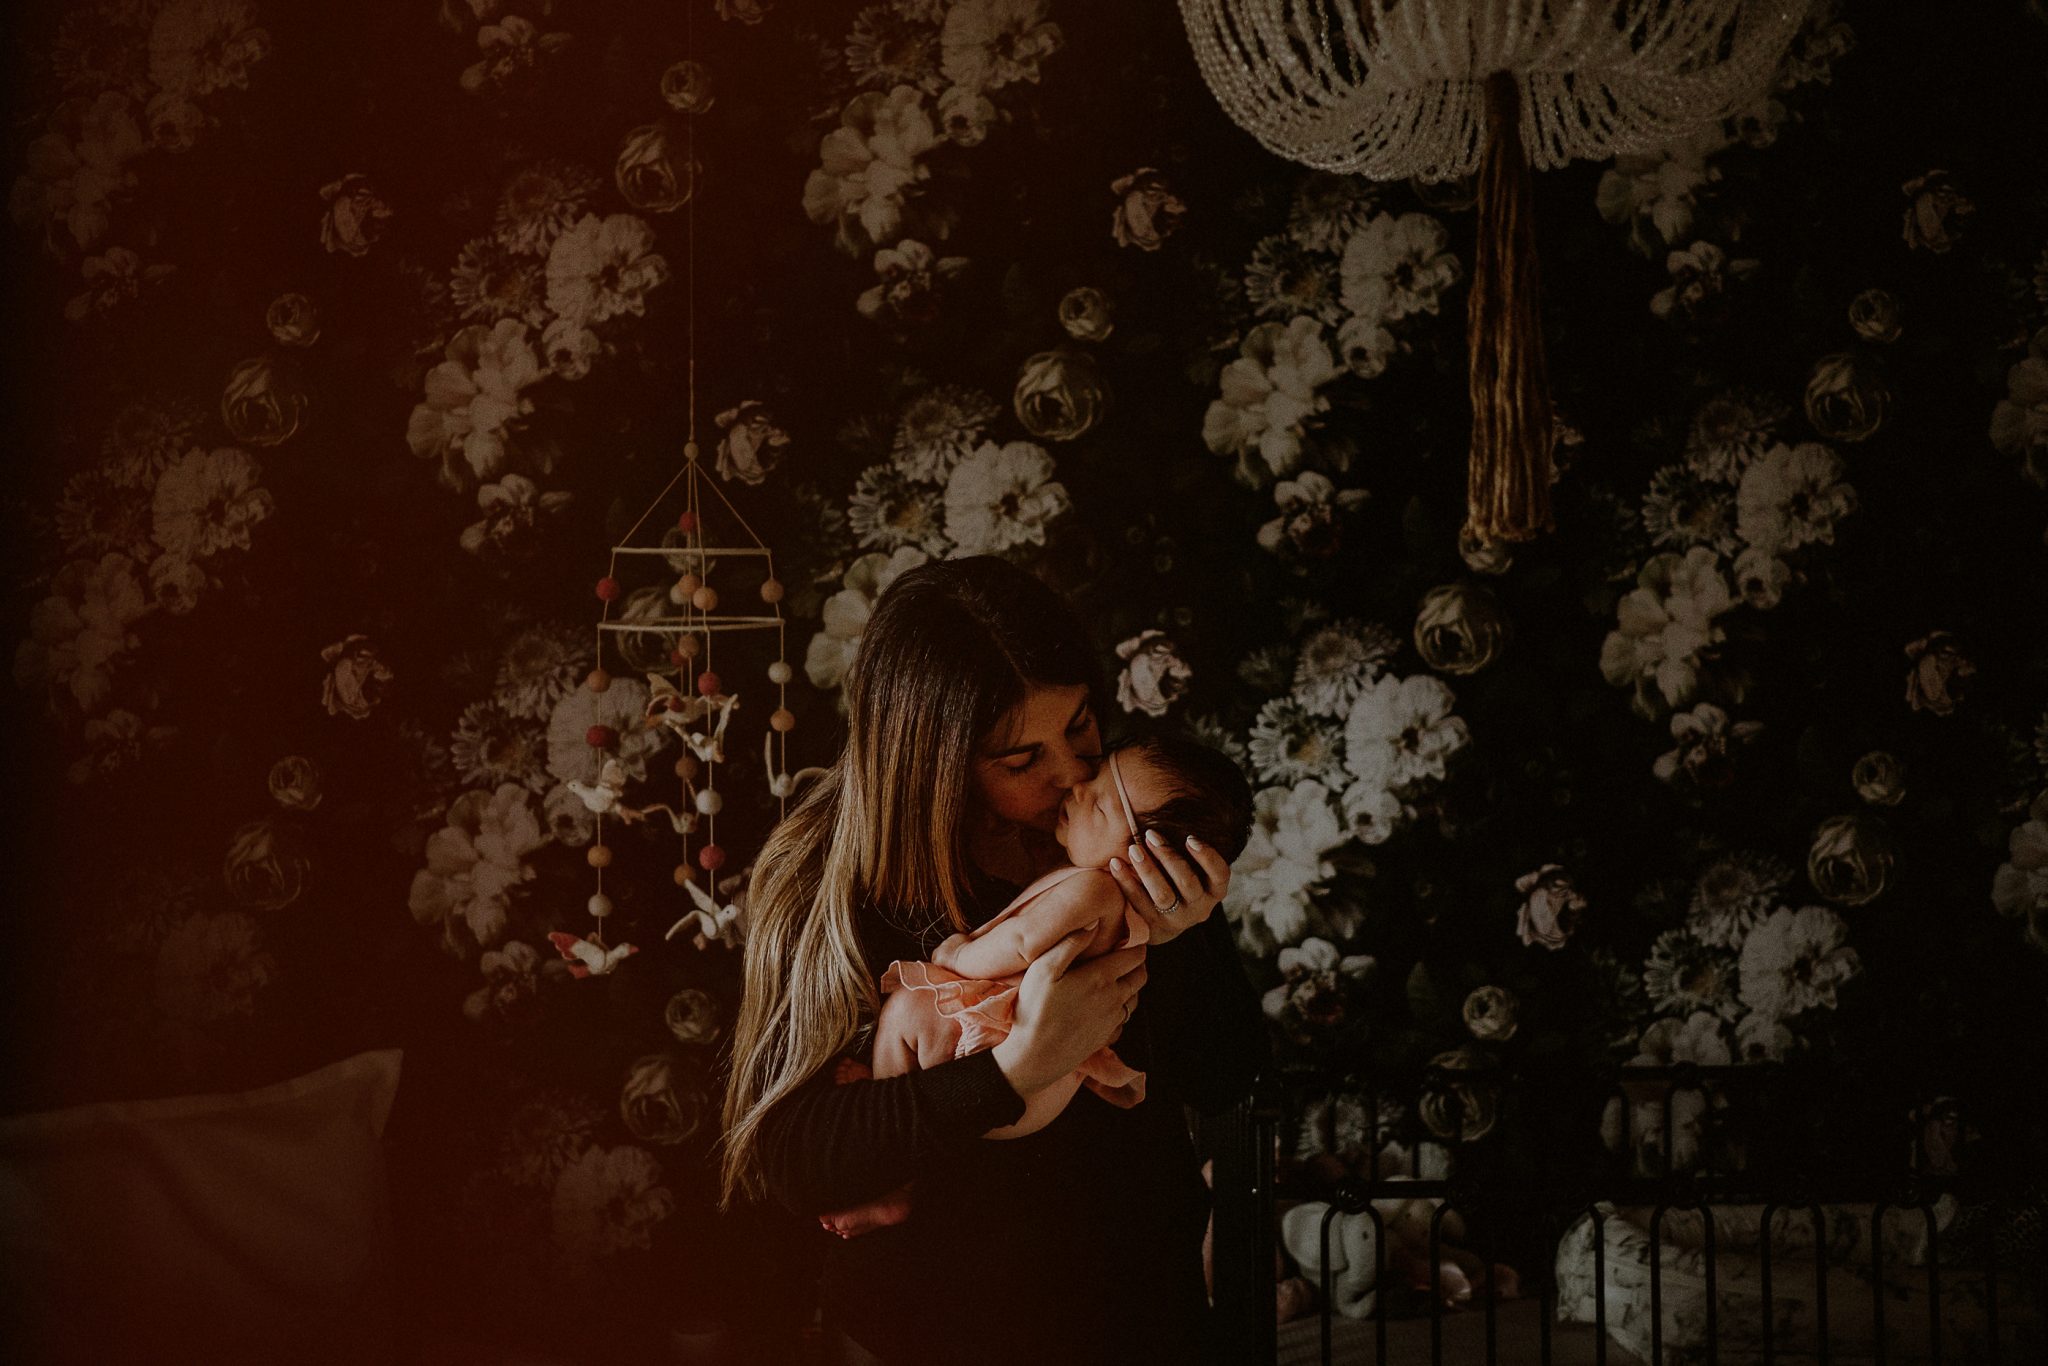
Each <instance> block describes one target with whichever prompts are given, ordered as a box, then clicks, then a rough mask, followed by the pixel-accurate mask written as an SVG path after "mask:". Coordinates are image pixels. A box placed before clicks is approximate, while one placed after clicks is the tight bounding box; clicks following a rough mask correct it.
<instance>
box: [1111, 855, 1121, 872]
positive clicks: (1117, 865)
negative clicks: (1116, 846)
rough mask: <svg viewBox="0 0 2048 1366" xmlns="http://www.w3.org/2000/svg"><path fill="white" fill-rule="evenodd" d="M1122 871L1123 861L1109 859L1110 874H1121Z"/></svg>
mask: <svg viewBox="0 0 2048 1366" xmlns="http://www.w3.org/2000/svg"><path fill="white" fill-rule="evenodd" d="M1123 870H1124V861H1123V860H1122V859H1120V858H1113V859H1111V860H1110V861H1109V871H1110V872H1112V873H1121V872H1122V871H1123Z"/></svg>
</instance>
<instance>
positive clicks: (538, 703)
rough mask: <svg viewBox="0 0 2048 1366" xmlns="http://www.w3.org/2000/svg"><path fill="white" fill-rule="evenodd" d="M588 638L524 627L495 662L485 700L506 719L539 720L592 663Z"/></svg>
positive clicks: (581, 633) (564, 629) (562, 629)
mask: <svg viewBox="0 0 2048 1366" xmlns="http://www.w3.org/2000/svg"><path fill="white" fill-rule="evenodd" d="M592 648H593V647H592V644H591V634H590V632H588V631H585V630H578V629H576V628H574V627H569V626H553V625H538V626H528V627H525V628H524V629H522V630H520V631H519V632H517V633H516V634H514V635H513V636H512V637H511V638H510V639H509V640H507V641H506V642H505V648H504V650H503V652H502V653H501V654H500V655H499V656H498V672H497V681H496V683H495V685H494V686H493V688H492V692H491V700H492V701H494V702H496V703H497V705H498V706H499V708H501V709H502V710H503V711H505V712H506V713H508V714H509V715H512V716H525V717H531V718H534V719H536V720H545V719H546V718H547V717H548V716H549V715H551V714H552V713H553V712H554V709H555V704H556V703H557V702H559V701H561V700H562V698H564V697H566V696H567V695H568V693H569V691H570V689H572V688H574V687H575V686H576V685H577V684H578V683H580V682H581V681H582V679H583V675H584V672H585V671H586V670H588V669H589V668H590V665H591V662H592V658H593V655H592Z"/></svg>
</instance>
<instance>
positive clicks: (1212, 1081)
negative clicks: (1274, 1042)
mask: <svg viewBox="0 0 2048 1366" xmlns="http://www.w3.org/2000/svg"><path fill="white" fill-rule="evenodd" d="M1145 967H1146V978H1145V988H1144V991H1143V993H1142V1003H1143V1005H1144V1007H1145V1013H1146V1014H1147V1015H1148V1016H1149V1017H1150V1018H1149V1021H1148V1024H1147V1029H1148V1032H1149V1036H1150V1041H1151V1046H1152V1068H1151V1070H1152V1073H1153V1075H1154V1076H1155V1077H1157V1078H1158V1079H1159V1081H1160V1083H1161V1084H1162V1085H1165V1086H1168V1087H1170V1088H1171V1089H1172V1091H1173V1092H1174V1093H1175V1094H1176V1095H1177V1096H1179V1097H1180V1098H1181V1099H1183V1100H1185V1101H1186V1102H1187V1103H1188V1104H1190V1105H1193V1106H1194V1107H1195V1108H1196V1109H1197V1110H1199V1111H1201V1112H1202V1113H1203V1114H1215V1113H1216V1112H1218V1111H1220V1110H1225V1109H1228V1108H1229V1107H1230V1106H1232V1105H1235V1104H1236V1103H1237V1102H1238V1101H1240V1100H1242V1099H1244V1098H1245V1096H1247V1095H1248V1094H1250V1092H1251V1086H1252V1079H1253V1078H1254V1077H1256V1076H1257V1075H1258V1073H1259V1071H1260V1069H1261V1068H1263V1067H1265V1066H1266V1065H1267V1063H1268V1061H1269V1060H1270V1057H1271V1044H1270V1041H1269V1040H1268V1038H1267V1036H1266V1017H1265V1011H1264V1010H1263V1009H1262V1008H1261V1006H1260V1003H1259V997H1258V993H1257V991H1255V990H1254V989H1253V987H1252V984H1251V979H1250V978H1249V977H1247V976H1246V975H1245V970H1244V962H1243V960H1242V959H1241V958H1239V957H1238V952H1237V944H1236V941H1235V939H1234V938H1233V936H1232V934H1231V929H1230V922H1229V921H1228V919H1227V918H1226V917H1225V916H1224V915H1223V913H1222V911H1221V910H1218V911H1217V912H1215V913H1214V914H1212V915H1210V917H1209V918H1208V919H1207V920H1205V921H1203V922H1202V923H1201V924H1200V925H1197V926H1196V927H1195V928H1194V929H1192V930H1188V931H1186V932H1185V933H1182V934H1179V935H1176V936H1175V937H1174V938H1172V939H1169V940H1168V941H1166V943H1164V944H1160V945H1158V946H1156V947H1155V948H1153V949H1152V950H1151V951H1150V952H1148V953H1147V955H1146V958H1145Z"/></svg>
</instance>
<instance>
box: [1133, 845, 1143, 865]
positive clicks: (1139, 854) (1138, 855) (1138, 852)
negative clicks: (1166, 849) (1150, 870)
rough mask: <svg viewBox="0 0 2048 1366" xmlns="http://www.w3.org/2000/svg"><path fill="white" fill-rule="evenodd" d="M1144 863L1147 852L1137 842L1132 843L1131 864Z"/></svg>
mask: <svg viewBox="0 0 2048 1366" xmlns="http://www.w3.org/2000/svg"><path fill="white" fill-rule="evenodd" d="M1144 861H1145V851H1144V850H1143V849H1142V848H1140V847H1139V845H1138V842H1137V841H1136V840H1133V841H1131V862H1132V863H1134V864H1136V863H1143V862H1144Z"/></svg>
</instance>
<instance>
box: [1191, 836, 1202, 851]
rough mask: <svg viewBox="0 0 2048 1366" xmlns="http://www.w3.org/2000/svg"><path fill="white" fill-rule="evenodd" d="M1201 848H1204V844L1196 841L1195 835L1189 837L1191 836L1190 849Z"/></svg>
mask: <svg viewBox="0 0 2048 1366" xmlns="http://www.w3.org/2000/svg"><path fill="white" fill-rule="evenodd" d="M1201 847H1202V842H1201V841H1200V840H1198V839H1196V838H1195V837H1194V836H1193V835H1189V836H1188V848H1190V849H1199V848H1201Z"/></svg>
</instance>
